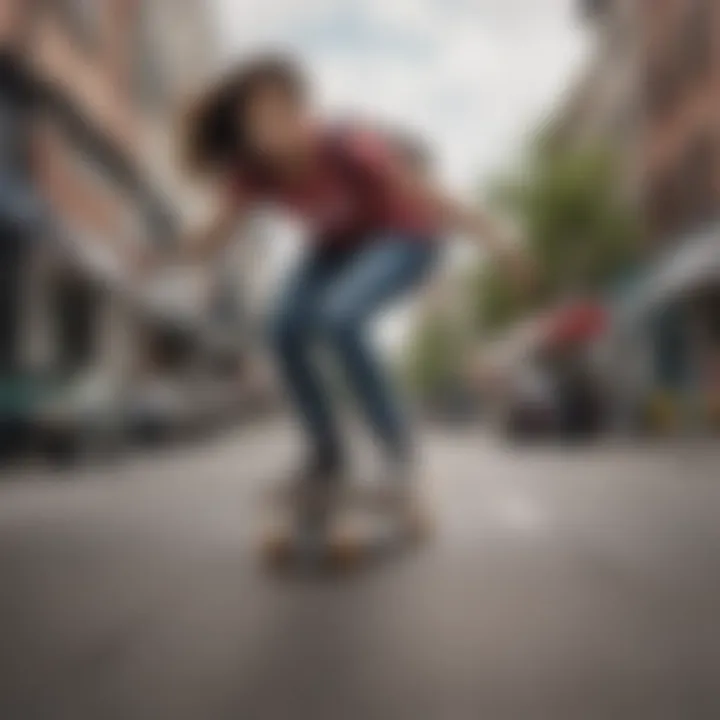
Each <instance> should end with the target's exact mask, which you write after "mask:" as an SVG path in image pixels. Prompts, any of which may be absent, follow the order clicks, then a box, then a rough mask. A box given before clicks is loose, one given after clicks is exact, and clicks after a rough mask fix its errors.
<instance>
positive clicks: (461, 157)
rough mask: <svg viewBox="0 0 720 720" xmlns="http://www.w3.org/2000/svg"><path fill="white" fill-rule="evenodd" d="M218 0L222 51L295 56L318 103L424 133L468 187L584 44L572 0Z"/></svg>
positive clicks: (557, 87)
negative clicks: (276, 50) (280, 50)
mask: <svg viewBox="0 0 720 720" xmlns="http://www.w3.org/2000/svg"><path fill="white" fill-rule="evenodd" d="M214 2H215V4H216V6H217V9H218V11H219V17H220V20H221V23H220V27H221V29H222V32H223V44H224V46H225V48H226V49H227V51H228V53H229V54H231V55H233V56H237V55H242V54H243V53H251V52H253V51H255V50H257V49H258V48H261V47H267V46H268V45H273V46H275V47H278V46H280V47H288V48H291V49H294V50H296V51H298V52H300V53H301V54H302V56H303V57H304V58H305V59H306V61H307V62H308V64H309V65H310V67H311V68H312V69H313V70H314V72H315V73H316V75H317V78H318V84H319V88H320V97H321V98H322V100H323V102H324V104H326V105H327V106H328V107H330V108H332V109H333V110H334V111H357V112H362V113H363V114H370V115H372V114H377V115H379V116H380V117H381V118H386V119H391V120H394V121H396V122H399V123H403V124H405V125H408V126H409V127H410V128H413V129H416V130H419V131H421V132H423V133H424V134H426V135H427V137H428V138H429V139H431V140H432V141H434V142H435V143H436V145H437V148H438V151H439V152H438V154H439V158H440V161H441V164H442V166H443V170H444V173H445V175H446V177H447V178H448V179H449V180H450V181H451V182H452V183H453V184H455V185H457V186H458V187H465V188H468V187H471V186H472V185H474V184H475V182H476V180H477V178H478V177H482V176H484V175H486V174H487V173H488V172H490V171H491V170H492V169H493V168H494V167H496V166H497V165H498V163H499V162H500V161H501V160H502V159H503V158H504V157H506V156H508V155H509V154H511V153H512V151H513V150H514V149H515V148H516V147H517V145H518V143H519V142H520V140H521V139H522V137H523V135H524V132H525V131H526V130H527V129H528V128H529V127H532V125H533V123H535V122H536V121H537V120H538V119H539V115H540V113H541V112H542V111H543V110H544V109H545V108H546V107H547V106H548V105H549V104H550V103H551V102H552V100H553V98H554V97H555V96H556V95H557V94H558V93H559V92H560V91H561V89H562V87H563V84H564V83H565V82H567V79H568V78H569V77H570V76H571V74H572V72H573V69H574V67H575V66H576V65H577V62H578V60H579V58H580V55H581V53H582V47H583V43H582V36H581V33H580V31H579V29H578V28H577V27H576V26H575V22H574V17H573V11H574V4H575V3H574V2H573V0H214Z"/></svg>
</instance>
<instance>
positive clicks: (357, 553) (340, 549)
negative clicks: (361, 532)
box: [330, 533, 362, 572]
mask: <svg viewBox="0 0 720 720" xmlns="http://www.w3.org/2000/svg"><path fill="white" fill-rule="evenodd" d="M330 560H331V562H332V565H333V566H334V567H335V568H337V569H338V570H341V571H343V572H347V571H350V570H353V569H354V568H356V567H357V566H358V565H359V564H360V562H361V560H362V547H361V544H360V543H359V542H358V541H357V539H356V538H353V537H352V536H351V535H349V534H347V533H339V534H338V535H336V536H335V537H334V538H332V540H331V542H330Z"/></svg>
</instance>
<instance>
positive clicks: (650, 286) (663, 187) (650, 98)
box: [584, 0, 720, 425]
mask: <svg viewBox="0 0 720 720" xmlns="http://www.w3.org/2000/svg"><path fill="white" fill-rule="evenodd" d="M584 8H585V10H586V12H587V15H588V17H589V18H590V19H591V20H592V22H593V27H594V28H595V29H596V30H597V31H598V35H599V36H601V37H607V36H608V35H609V37H610V38H611V40H610V43H611V45H614V44H616V43H617V44H622V43H629V44H630V45H631V46H632V48H633V51H632V58H633V61H632V62H633V65H634V70H633V73H632V74H633V77H634V78H635V83H636V92H635V97H636V107H637V103H639V112H636V117H637V121H638V124H637V128H638V133H637V135H636V137H635V139H634V145H635V151H634V152H633V153H632V154H631V155H630V157H631V158H632V166H633V169H632V173H633V176H634V177H635V178H636V179H637V188H638V191H639V195H638V198H639V204H638V210H639V212H641V213H642V218H643V220H644V225H645V228H646V270H645V271H644V273H643V275H642V277H640V278H639V279H638V281H637V283H635V285H634V287H631V288H629V292H627V294H626V297H625V298H623V302H622V303H621V307H622V308H623V311H622V313H621V315H622V316H623V318H625V320H626V324H627V333H626V334H627V336H628V338H632V342H631V343H630V344H631V347H630V349H629V350H628V352H627V353H626V354H625V357H626V358H628V359H629V358H632V359H633V360H634V361H635V362H637V363H639V364H640V365H642V366H643V367H644V368H645V371H644V372H641V373H639V375H640V376H642V377H644V378H645V384H646V385H647V386H651V387H654V388H656V389H658V390H659V391H660V393H661V394H664V395H669V396H672V397H673V398H675V405H676V406H681V408H682V410H681V411H680V412H679V414H680V415H684V419H683V422H682V423H681V424H683V425H687V424H688V423H689V424H691V425H703V424H705V420H704V419H707V417H708V415H709V414H710V412H709V410H710V407H711V406H713V405H715V404H717V403H718V399H717V398H718V397H720V388H718V382H719V377H718V375H719V373H718V370H719V369H720V321H719V320H720V315H719V311H720V310H719V309H720V302H719V301H718V298H719V297H720V223H719V222H718V221H719V220H720V103H718V101H717V97H718V95H717V92H718V89H720V86H719V84H720V6H719V5H718V3H717V2H715V0H653V1H652V2H651V1H649V0H595V1H594V2H590V1H589V0H588V1H587V2H585V3H584ZM620 16H624V17H626V18H634V22H633V23H632V24H631V25H630V27H631V28H632V32H628V31H627V28H623V25H622V24H618V23H617V20H616V18H618V17H620ZM623 366H626V365H625V364H623ZM713 397H715V399H714V400H713ZM703 418H704V419H703Z"/></svg>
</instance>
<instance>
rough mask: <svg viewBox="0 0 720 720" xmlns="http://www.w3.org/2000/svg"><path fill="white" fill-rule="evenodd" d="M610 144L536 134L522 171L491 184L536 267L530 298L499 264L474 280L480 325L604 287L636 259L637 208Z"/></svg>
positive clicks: (502, 322) (498, 325)
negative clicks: (577, 145)
mask: <svg viewBox="0 0 720 720" xmlns="http://www.w3.org/2000/svg"><path fill="white" fill-rule="evenodd" d="M617 167H618V166H617V163H616V162H615V158H614V157H613V156H612V154H611V153H609V152H608V151H607V150H605V149H603V148H599V147H588V148H585V149H583V150H572V151H571V150H556V149H550V148H548V147H547V146H546V145H545V144H544V143H543V142H541V141H537V142H536V143H535V144H534V146H533V147H532V148H531V150H530V152H529V153H528V159H527V161H526V163H525V165H524V172H523V173H522V174H516V175H514V176H510V177H506V178H503V179H502V180H500V181H499V182H498V183H496V184H495V186H494V188H493V192H492V195H491V198H492V200H493V204H494V205H495V206H496V207H497V208H498V209H500V210H502V211H504V212H506V213H507V214H509V215H511V216H512V217H514V218H515V219H516V220H517V221H518V223H519V224H520V226H521V227H522V228H523V229H524V232H525V235H526V237H527V238H528V241H529V244H530V246H529V248H528V250H529V252H530V253H531V255H532V257H533V259H534V261H535V263H536V265H537V268H538V278H537V280H538V282H537V287H536V288H535V289H534V292H533V295H532V297H531V298H526V299H525V300H524V301H522V300H521V299H520V298H519V297H518V296H517V295H513V294H512V292H511V291H510V289H509V288H508V286H507V284H506V283H505V282H503V279H502V278H501V277H500V276H499V274H498V270H497V269H496V268H494V267H493V268H490V267H483V268H481V269H480V270H479V271H478V278H477V282H476V304H477V308H478V311H477V313H476V315H477V319H478V323H479V324H480V326H481V327H483V328H484V329H499V328H501V327H502V326H504V325H506V324H508V323H510V322H512V321H513V320H515V319H516V318H517V317H518V316H520V315H522V314H523V313H525V312H527V311H528V310H529V309H532V308H533V307H541V306H543V305H546V304H548V303H551V302H553V301H556V300H558V299H561V298H563V297H565V296H568V295H572V294H574V293H592V292H596V291H602V290H603V289H604V288H606V287H607V286H608V285H609V284H610V283H612V282H613V280H614V279H616V278H617V277H618V275H619V274H621V273H622V272H623V271H625V270H626V269H628V268H629V267H631V266H632V264H633V263H634V260H635V257H636V252H637V249H638V241H639V238H640V227H639V223H638V220H637V216H636V214H635V213H633V212H632V211H631V209H630V207H629V205H628V203H627V201H626V200H625V199H624V198H623V194H622V193H621V192H620V191H619V190H618V187H619V185H618V172H617Z"/></svg>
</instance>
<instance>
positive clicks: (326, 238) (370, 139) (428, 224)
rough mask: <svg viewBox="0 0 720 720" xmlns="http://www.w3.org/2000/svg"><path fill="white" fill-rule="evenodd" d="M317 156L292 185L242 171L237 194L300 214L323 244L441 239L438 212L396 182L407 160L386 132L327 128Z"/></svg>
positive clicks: (239, 176)
mask: <svg viewBox="0 0 720 720" xmlns="http://www.w3.org/2000/svg"><path fill="white" fill-rule="evenodd" d="M318 155H319V157H318V161H317V162H316V163H315V165H314V168H313V171H312V173H310V174H309V176H308V177H307V178H304V179H303V180H302V181H298V182H296V183H292V184H291V183H287V182H283V180H282V179H280V178H275V177H273V176H272V175H271V174H269V173H259V172H257V171H255V172H251V171H249V170H247V169H245V170H239V171H238V172H237V173H236V175H235V177H234V182H235V183H236V186H235V188H236V191H237V192H238V193H239V194H240V195H241V196H242V197H243V198H246V199H248V200H249V201H250V202H263V203H271V204H275V205H278V206H281V207H283V208H285V209H288V210H290V211H291V212H295V213H297V214H298V215H299V216H301V217H302V218H303V219H304V220H305V222H306V223H307V225H308V226H309V229H310V234H311V236H312V237H313V238H314V239H315V241H316V242H318V243H319V244H321V245H327V246H335V245H338V246H347V245H350V244H358V243H364V242H371V241H372V240H374V239H375V238H378V237H381V236H384V235H389V234H394V235H400V236H403V237H407V238H410V239H416V240H418V241H429V240H431V239H433V238H434V237H436V236H437V235H438V233H439V231H440V226H441V223H440V217H439V214H438V213H437V211H435V210H433V209H432V208H431V207H429V206H428V205H427V203H425V202H424V201H423V200H422V199H421V198H418V197H415V196H411V195H409V194H408V193H407V192H406V191H405V192H404V191H403V190H402V189H400V188H397V186H396V183H394V182H393V181H392V178H393V168H394V164H395V163H398V162H402V161H403V160H402V158H401V157H400V154H399V153H398V151H397V148H396V147H394V146H392V144H391V142H390V141H389V140H388V139H387V138H385V137H383V135H382V133H379V132H375V131H372V130H368V129H365V128H354V127H353V128H345V127H342V128H338V127H332V128H330V127H328V128H325V129H323V130H322V131H321V132H320V133H319V135H318Z"/></svg>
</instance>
